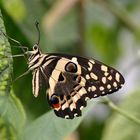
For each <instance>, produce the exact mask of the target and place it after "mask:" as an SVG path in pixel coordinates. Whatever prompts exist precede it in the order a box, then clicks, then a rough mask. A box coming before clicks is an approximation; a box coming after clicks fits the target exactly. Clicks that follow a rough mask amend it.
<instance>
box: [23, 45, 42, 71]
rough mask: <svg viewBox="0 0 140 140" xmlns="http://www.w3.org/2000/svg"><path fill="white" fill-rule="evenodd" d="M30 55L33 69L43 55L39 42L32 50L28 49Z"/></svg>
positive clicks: (30, 63) (29, 59) (29, 58)
mask: <svg viewBox="0 0 140 140" xmlns="http://www.w3.org/2000/svg"><path fill="white" fill-rule="evenodd" d="M26 54H27V55H28V63H29V69H30V70H32V69H34V64H36V62H37V61H38V60H39V59H40V57H41V54H42V53H41V49H40V47H39V45H38V44H35V45H34V46H33V47H32V50H31V51H28V52H27V53H26Z"/></svg>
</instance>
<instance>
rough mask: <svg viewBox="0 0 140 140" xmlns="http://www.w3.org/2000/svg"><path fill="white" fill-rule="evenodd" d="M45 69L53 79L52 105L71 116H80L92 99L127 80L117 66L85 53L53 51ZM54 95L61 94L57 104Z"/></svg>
mask: <svg viewBox="0 0 140 140" xmlns="http://www.w3.org/2000/svg"><path fill="white" fill-rule="evenodd" d="M52 56H55V57H53V58H52V60H51V59H50V58H51V57H52ZM50 60H51V61H50ZM54 63H55V64H54ZM42 71H43V73H44V74H45V75H46V77H48V81H49V86H50V89H49V93H47V94H48V100H49V103H50V105H51V106H52V107H53V108H54V111H55V113H56V115H57V116H59V117H63V118H67V119H72V118H74V117H75V116H80V115H81V110H82V108H83V107H85V106H86V104H87V100H88V99H91V98H95V97H98V96H104V95H106V94H110V93H113V92H115V91H117V90H118V89H119V88H121V86H122V85H123V84H124V78H123V77H122V75H121V74H120V73H119V72H118V71H117V70H115V69H113V68H112V67H109V66H107V65H105V64H103V63H101V62H99V61H97V60H93V59H87V58H83V57H73V56H69V55H62V54H49V55H48V59H46V62H45V63H44V64H43V65H42ZM53 95H55V96H57V97H58V99H56V100H55V102H54V98H53V103H55V104H53V103H52V101H51V100H52V96H53ZM56 101H57V102H56Z"/></svg>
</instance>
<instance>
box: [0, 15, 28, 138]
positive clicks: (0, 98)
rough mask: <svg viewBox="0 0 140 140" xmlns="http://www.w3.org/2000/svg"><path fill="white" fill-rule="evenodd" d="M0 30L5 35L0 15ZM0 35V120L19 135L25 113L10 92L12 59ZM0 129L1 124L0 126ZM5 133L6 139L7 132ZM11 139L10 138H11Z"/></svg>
mask: <svg viewBox="0 0 140 140" xmlns="http://www.w3.org/2000/svg"><path fill="white" fill-rule="evenodd" d="M0 30H1V31H2V32H4V33H5V29H4V23H3V19H2V15H1V13H0ZM2 32H1V34H0V59H1V61H0V119H2V120H3V121H4V123H5V124H8V126H9V128H8V129H9V130H11V129H12V130H11V131H10V132H12V131H14V132H15V134H18V133H20V131H21V129H22V128H23V126H24V123H25V118H26V117H25V113H24V109H23V106H22V104H21V102H20V101H19V99H18V98H16V97H15V95H14V94H13V93H12V91H11V84H12V79H11V75H12V59H11V57H9V56H11V49H10V45H9V43H8V40H7V38H6V37H5V36H4V35H3V34H2ZM0 127H2V126H1V124H0ZM5 129H6V128H5ZM6 132H7V137H8V135H9V132H8V131H6ZM11 139H12V138H11Z"/></svg>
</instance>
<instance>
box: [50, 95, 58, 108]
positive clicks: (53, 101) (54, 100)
mask: <svg viewBox="0 0 140 140" xmlns="http://www.w3.org/2000/svg"><path fill="white" fill-rule="evenodd" d="M50 101H51V104H52V106H53V107H54V108H59V106H60V104H59V98H58V97H57V96H56V95H52V96H51V99H50Z"/></svg>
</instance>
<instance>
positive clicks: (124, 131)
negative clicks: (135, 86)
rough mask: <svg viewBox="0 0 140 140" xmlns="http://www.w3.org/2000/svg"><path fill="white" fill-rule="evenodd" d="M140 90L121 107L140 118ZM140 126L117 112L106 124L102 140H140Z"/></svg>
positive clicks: (132, 94)
mask: <svg viewBox="0 0 140 140" xmlns="http://www.w3.org/2000/svg"><path fill="white" fill-rule="evenodd" d="M139 92H140V90H136V91H135V92H133V93H131V95H130V96H128V97H127V98H126V99H125V100H124V101H123V103H121V104H120V105H119V107H120V108H121V109H123V110H124V111H125V112H127V113H128V114H131V115H133V116H135V117H136V118H138V119H139V118H140V109H139V107H140V101H139V99H140V94H139ZM139 131H140V125H139V124H137V123H134V122H132V121H130V120H128V119H127V118H126V117H124V116H121V115H120V114H118V113H117V112H115V113H114V114H113V115H112V116H111V117H110V118H109V119H108V121H107V122H106V127H105V130H104V133H103V138H102V140H112V138H113V140H139V139H140V134H139Z"/></svg>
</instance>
